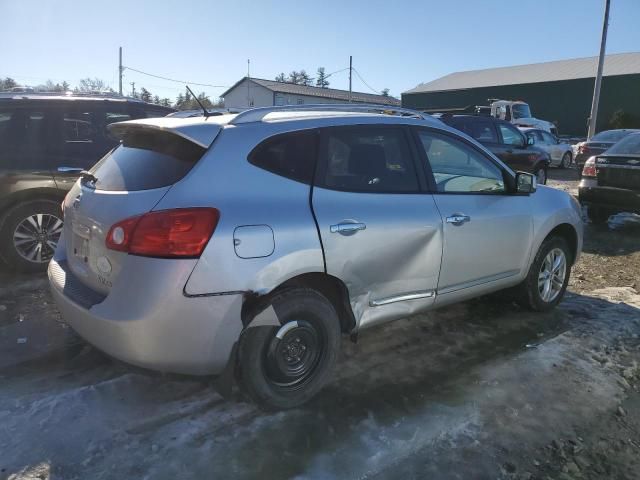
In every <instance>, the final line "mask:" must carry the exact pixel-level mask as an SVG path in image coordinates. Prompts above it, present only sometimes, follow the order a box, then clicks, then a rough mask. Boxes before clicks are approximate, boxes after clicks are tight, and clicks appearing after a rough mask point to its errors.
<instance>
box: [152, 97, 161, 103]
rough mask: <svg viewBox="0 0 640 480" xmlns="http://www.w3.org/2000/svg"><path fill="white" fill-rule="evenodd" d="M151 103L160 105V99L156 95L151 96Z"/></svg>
mask: <svg viewBox="0 0 640 480" xmlns="http://www.w3.org/2000/svg"><path fill="white" fill-rule="evenodd" d="M153 103H155V104H156V105H160V97H159V96H158V95H154V96H153Z"/></svg>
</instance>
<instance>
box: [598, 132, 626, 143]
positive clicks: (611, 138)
mask: <svg viewBox="0 0 640 480" xmlns="http://www.w3.org/2000/svg"><path fill="white" fill-rule="evenodd" d="M633 132H634V131H633V130H607V131H605V132H600V133H596V134H595V135H594V136H593V137H591V140H590V141H592V142H617V141H618V140H621V139H623V138H624V137H626V136H627V135H629V134H630V133H633Z"/></svg>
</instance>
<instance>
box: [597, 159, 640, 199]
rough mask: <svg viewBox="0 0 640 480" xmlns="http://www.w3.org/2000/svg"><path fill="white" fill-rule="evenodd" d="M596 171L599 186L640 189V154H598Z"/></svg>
mask: <svg viewBox="0 0 640 480" xmlns="http://www.w3.org/2000/svg"><path fill="white" fill-rule="evenodd" d="M596 171H597V176H598V185H599V186H601V187H616V188H625V189H630V190H639V191H640V155H616V156H608V155H605V156H600V157H598V158H597V159H596Z"/></svg>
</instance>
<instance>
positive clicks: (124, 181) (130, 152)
mask: <svg viewBox="0 0 640 480" xmlns="http://www.w3.org/2000/svg"><path fill="white" fill-rule="evenodd" d="M205 151H206V150H205V149H204V148H202V147H200V146H198V145H196V144H195V143H192V142H190V141H189V140H186V139H184V138H182V137H179V136H177V135H174V134H172V133H169V132H148V131H140V132H132V133H129V134H127V135H125V136H124V138H123V140H122V143H121V144H120V145H119V146H118V147H117V148H115V149H114V150H113V151H111V152H109V153H108V154H107V155H106V156H105V157H104V158H103V159H102V160H100V162H98V164H97V165H96V166H95V167H94V168H93V169H92V173H93V174H94V176H95V177H96V178H97V179H98V180H97V181H96V183H95V187H96V188H97V189H99V190H109V191H136V190H150V189H153V188H161V187H166V186H169V185H173V184H174V183H176V182H177V181H179V180H180V179H182V178H183V177H184V176H185V175H186V174H187V173H188V172H189V171H190V170H191V169H192V168H193V166H194V165H195V164H196V163H197V161H198V160H199V159H200V158H201V157H202V156H203V155H204V152H205Z"/></svg>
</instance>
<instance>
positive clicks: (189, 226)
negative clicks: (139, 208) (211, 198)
mask: <svg viewBox="0 0 640 480" xmlns="http://www.w3.org/2000/svg"><path fill="white" fill-rule="evenodd" d="M219 219H220V212H219V211H218V210H217V209H215V208H178V209H174V210H160V211H158V212H149V213H145V214H144V215H139V216H136V217H130V218H126V219H124V220H122V221H120V222H118V223H116V224H114V225H112V226H111V228H110V229H109V232H108V233H107V239H106V245H107V248H109V249H111V250H118V251H121V252H127V253H130V254H132V255H141V256H145V257H168V258H176V257H199V256H200V255H201V254H202V251H203V250H204V247H205V246H206V245H207V242H208V241H209V239H210V238H211V235H213V232H214V230H215V229H216V226H217V225H218V220H219Z"/></svg>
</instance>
